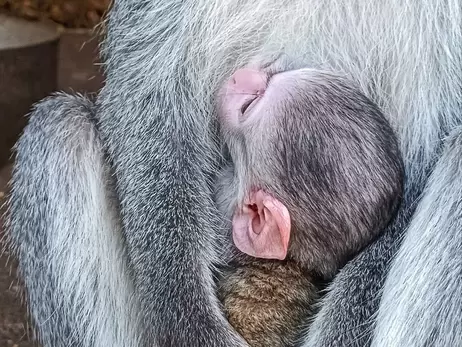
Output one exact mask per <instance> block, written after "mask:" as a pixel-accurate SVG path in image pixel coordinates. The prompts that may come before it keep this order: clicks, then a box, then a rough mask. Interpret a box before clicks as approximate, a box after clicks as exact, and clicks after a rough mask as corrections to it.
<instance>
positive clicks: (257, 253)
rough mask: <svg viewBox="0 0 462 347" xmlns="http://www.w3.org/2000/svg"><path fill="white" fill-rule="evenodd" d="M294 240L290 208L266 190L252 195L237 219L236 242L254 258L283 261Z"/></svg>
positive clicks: (234, 231) (235, 219)
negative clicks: (291, 236)
mask: <svg viewBox="0 0 462 347" xmlns="http://www.w3.org/2000/svg"><path fill="white" fill-rule="evenodd" d="M289 238H290V215H289V211H288V210H287V208H286V207H285V206H284V205H283V204H282V203H281V202H279V201H278V200H277V199H275V198H273V197H272V196H271V195H270V194H267V193H265V192H264V191H262V190H258V191H257V192H254V193H251V195H250V198H249V200H248V201H245V204H244V208H243V209H242V210H240V211H236V213H235V214H234V217H233V241H234V244H235V245H236V247H237V248H238V249H239V250H240V251H241V252H243V253H246V254H248V255H250V256H252V257H256V258H265V259H279V260H283V259H285V257H286V256H287V249H288V247H289Z"/></svg>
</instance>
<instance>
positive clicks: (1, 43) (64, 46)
mask: <svg viewBox="0 0 462 347" xmlns="http://www.w3.org/2000/svg"><path fill="white" fill-rule="evenodd" d="M109 7H110V0H0V208H1V209H3V211H0V212H1V213H0V216H2V215H3V212H4V202H5V198H6V196H7V195H8V181H9V179H10V175H11V168H12V162H13V160H14V158H13V157H12V152H11V147H12V146H13V145H14V144H15V142H16V140H17V138H18V136H19V135H20V133H21V131H22V129H23V127H24V126H25V124H26V121H27V119H26V117H25V115H26V114H27V113H28V112H29V111H30V109H31V106H32V105H33V104H34V103H36V102H37V101H39V100H40V99H42V98H44V97H46V96H47V95H49V94H50V93H53V92H55V91H67V92H72V91H74V92H81V93H96V92H98V90H99V89H100V88H101V87H102V84H103V78H102V75H101V72H100V66H99V61H98V44H99V42H98V33H99V32H100V31H101V23H102V21H103V20H104V16H105V14H106V12H107V10H108V8H109ZM1 225H2V223H1V222H0V239H1V240H3V238H4V230H1ZM1 249H2V250H3V245H2V248H1ZM0 254H1V256H0V347H12V346H14V347H29V346H38V345H37V344H36V343H34V342H33V336H32V332H31V328H30V327H31V324H30V322H29V320H28V316H27V310H26V309H25V305H24V302H23V300H22V296H23V287H22V285H21V282H20V281H19V280H18V278H17V277H16V262H15V259H14V257H13V256H12V255H11V253H10V252H9V250H8V248H5V250H4V251H2V252H1V253H0Z"/></svg>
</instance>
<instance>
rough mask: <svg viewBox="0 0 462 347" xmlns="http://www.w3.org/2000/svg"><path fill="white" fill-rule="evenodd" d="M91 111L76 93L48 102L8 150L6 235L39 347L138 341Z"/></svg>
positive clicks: (121, 245)
mask: <svg viewBox="0 0 462 347" xmlns="http://www.w3.org/2000/svg"><path fill="white" fill-rule="evenodd" d="M94 110H95V107H94V104H93V102H91V101H90V100H88V99H86V98H85V97H83V96H66V95H63V94H58V95H55V96H54V97H51V98H48V99H46V100H44V101H42V102H41V103H40V104H38V105H37V106H36V107H35V108H34V110H33V112H32V115H31V117H30V119H29V123H28V125H27V127H26V129H25V131H24V134H23V136H22V137H21V139H20V141H19V142H18V144H17V145H16V151H17V157H16V165H15V168H14V172H13V181H12V196H11V204H10V215H11V221H10V222H11V233H10V235H11V237H12V241H13V244H14V245H15V246H16V251H17V254H18V255H19V266H20V269H21V273H22V277H23V278H24V280H25V285H26V287H27V288H28V289H29V290H28V297H27V299H28V302H29V307H30V309H31V314H32V317H33V318H34V320H35V323H36V324H37V326H38V335H39V339H40V340H41V341H42V342H43V345H44V346H120V347H123V346H131V345H133V346H134V345H137V340H138V339H139V336H140V330H141V329H140V327H141V324H140V320H139V318H140V317H139V315H138V311H139V303H138V302H137V299H136V297H135V296H133V295H132V293H133V281H132V280H131V278H130V275H129V269H128V262H127V255H126V247H125V246H124V242H123V238H122V233H121V224H120V218H119V216H118V213H117V200H118V199H117V197H116V196H115V195H114V187H113V184H112V183H111V182H112V181H113V180H112V179H111V174H110V171H109V169H108V165H107V164H106V160H105V156H104V153H103V150H102V145H101V141H100V139H99V135H98V134H97V130H96V128H95V119H94Z"/></svg>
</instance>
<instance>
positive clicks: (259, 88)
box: [219, 68, 403, 272]
mask: <svg viewBox="0 0 462 347" xmlns="http://www.w3.org/2000/svg"><path fill="white" fill-rule="evenodd" d="M219 117H220V124H221V130H222V134H223V137H224V139H225V143H226V145H227V147H228V149H229V154H230V156H231V159H232V161H233V166H234V178H233V185H234V187H229V189H232V190H233V197H234V199H235V200H234V204H233V209H234V211H233V214H234V216H233V239H234V243H235V245H236V246H237V247H238V248H239V249H240V250H241V251H243V252H244V253H247V254H249V255H252V256H255V257H260V258H273V259H284V258H286V256H287V254H289V255H290V256H291V257H294V258H295V259H297V260H300V261H302V262H304V263H308V264H309V263H310V262H311V263H312V262H313V261H315V260H314V259H317V258H324V260H327V261H330V262H331V263H332V262H334V263H338V262H342V261H343V259H344V258H346V257H347V256H349V255H350V253H352V252H356V251H358V250H359V249H360V248H361V247H363V246H364V244H365V243H367V242H369V241H370V239H371V235H375V234H376V233H377V232H379V231H380V229H382V228H383V227H384V226H385V225H386V224H387V223H388V222H389V220H390V218H391V216H392V214H393V212H394V211H395V209H396V207H397V205H398V200H399V195H400V192H401V190H402V180H403V166H402V162H401V156H400V152H399V149H398V144H397V140H396V138H395V135H394V133H393V131H392V129H391V127H390V125H389V124H388V122H387V120H386V119H385V117H384V116H383V115H382V113H381V112H380V110H379V109H378V107H377V106H376V105H375V104H374V103H372V102H371V101H370V100H369V99H368V98H367V97H366V96H365V95H364V94H362V93H361V92H360V90H359V89H358V88H356V87H355V86H354V85H353V84H352V83H351V82H348V81H347V80H346V79H344V78H342V77H339V76H336V75H333V74H331V73H327V72H322V71H317V70H313V69H298V70H289V71H277V69H275V68H273V69H271V68H269V69H251V68H244V69H240V70H237V71H236V72H235V73H234V74H233V75H232V77H231V78H230V79H229V80H228V81H227V82H226V83H225V85H224V87H223V89H222V91H221V93H220V98H219ZM326 252H327V253H332V254H331V255H330V256H327V255H325V253H326ZM329 257H330V258H329ZM325 272H329V270H328V269H327V268H326V271H325Z"/></svg>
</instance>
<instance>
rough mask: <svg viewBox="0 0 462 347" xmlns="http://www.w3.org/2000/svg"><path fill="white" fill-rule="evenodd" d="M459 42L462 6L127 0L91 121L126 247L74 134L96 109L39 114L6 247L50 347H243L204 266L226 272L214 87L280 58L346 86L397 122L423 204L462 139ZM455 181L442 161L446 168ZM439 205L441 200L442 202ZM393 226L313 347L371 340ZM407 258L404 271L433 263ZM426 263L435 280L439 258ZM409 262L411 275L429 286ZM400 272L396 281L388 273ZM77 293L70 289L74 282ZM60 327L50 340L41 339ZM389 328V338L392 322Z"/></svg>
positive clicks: (317, 329) (23, 151) (359, 261)
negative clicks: (451, 136)
mask: <svg viewBox="0 0 462 347" xmlns="http://www.w3.org/2000/svg"><path fill="white" fill-rule="evenodd" d="M461 38H462V8H461V5H460V1H459V0H435V1H420V0H389V1H382V2H379V1H374V2H368V1H363V0H350V1H334V0H282V1H270V0H259V1H256V0H255V1H241V0H230V1H223V0H171V1H162V0H116V1H115V3H114V7H113V9H112V11H111V14H110V19H109V22H108V32H107V37H106V39H105V44H104V58H105V63H106V65H105V71H106V75H107V83H106V85H105V87H104V88H103V90H102V92H101V94H100V96H99V99H98V101H97V112H98V119H99V126H100V131H101V132H100V134H101V139H102V143H103V144H104V145H105V147H107V152H108V156H109V157H110V159H111V165H112V166H113V168H114V172H115V178H116V181H117V185H116V188H117V189H116V193H117V196H118V197H119V200H120V216H121V220H122V225H123V231H124V237H123V238H117V230H118V228H117V223H116V222H115V219H116V218H117V217H118V216H116V217H114V216H113V215H112V213H110V212H107V213H102V211H106V210H107V209H108V208H109V204H110V203H111V202H110V199H106V200H105V199H104V196H106V195H108V194H109V193H108V191H106V190H105V187H104V185H103V184H99V185H95V184H94V183H91V182H94V181H95V180H96V179H98V182H103V181H104V180H103V179H102V177H104V172H105V170H104V169H103V168H104V165H105V160H104V159H103V154H102V152H101V151H100V145H98V144H99V143H100V142H98V140H97V139H96V135H95V136H89V135H88V134H94V133H93V131H94V128H93V127H90V129H88V128H87V130H86V131H85V130H84V129H85V127H84V126H83V125H82V128H80V130H79V129H77V128H78V123H74V122H73V121H72V120H69V119H68V120H67V121H65V120H64V118H62V117H64V116H66V115H76V114H77V112H81V113H80V114H81V115H83V116H82V117H83V118H85V116H84V115H85V114H88V110H87V107H83V109H82V107H78V105H79V104H80V102H77V105H76V104H75V100H76V99H75V98H73V97H63V96H60V97H59V98H57V99H54V100H53V99H49V100H47V101H46V102H44V103H43V104H41V105H39V106H38V107H37V108H36V109H35V111H34V112H33V115H32V117H31V124H30V125H29V127H28V129H27V130H26V132H25V133H24V135H23V136H22V138H21V141H20V143H19V146H18V151H17V154H18V161H17V163H16V167H15V174H14V178H13V195H12V197H11V218H12V219H11V222H12V230H11V235H12V240H13V242H14V243H15V245H16V246H17V247H18V255H19V257H20V268H21V271H22V275H23V277H24V278H25V281H26V285H27V287H28V299H29V303H30V307H31V312H32V315H33V317H34V319H35V321H36V323H37V326H38V331H39V335H40V336H41V338H42V340H43V342H44V344H45V346H46V347H50V346H52V347H60V346H67V345H72V346H78V347H83V346H85V347H87V346H88V347H90V346H92V347H93V346H97V347H99V346H110V345H111V346H128V347H131V346H140V345H141V346H143V345H150V346H153V345H154V346H156V345H159V346H243V345H244V343H243V342H242V341H240V342H239V339H238V337H237V336H236V335H235V334H234V333H233V331H232V330H231V329H230V328H229V326H228V324H227V323H226V321H225V319H224V318H223V316H222V315H221V313H220V311H219V308H218V303H217V300H216V298H215V297H214V295H213V289H214V288H213V285H212V278H211V270H210V267H209V264H211V263H212V262H213V261H215V260H216V259H217V254H215V253H214V247H213V246H214V242H215V240H214V238H213V232H214V230H215V227H216V225H217V224H216V223H217V221H216V220H215V217H216V211H215V206H214V205H213V202H212V189H211V185H212V182H213V172H215V171H214V170H215V168H216V166H217V165H216V164H217V163H218V157H219V154H218V148H219V146H218V145H216V141H215V136H214V134H215V130H216V129H215V128H216V124H215V121H214V116H213V111H214V104H213V100H214V99H215V93H216V91H217V87H218V85H219V84H220V83H221V81H222V80H223V79H224V77H225V76H229V75H230V74H231V72H232V71H233V70H234V69H235V68H236V67H238V66H243V65H245V63H247V62H248V61H249V60H251V58H252V57H254V56H256V55H261V56H265V57H267V58H268V60H271V59H273V58H274V56H275V55H278V54H279V53H281V52H284V53H286V54H287V55H289V56H291V57H294V58H295V59H297V60H300V61H301V62H303V65H305V66H310V67H313V68H319V69H323V70H333V71H334V72H339V73H345V74H347V76H349V77H350V78H351V79H352V80H353V81H355V82H356V83H357V84H359V85H360V86H361V88H362V90H363V91H364V93H365V94H366V95H368V96H369V97H370V98H371V99H372V100H373V101H374V102H376V103H377V104H378V105H379V106H380V108H381V109H382V110H383V111H384V113H385V114H386V115H390V122H391V124H392V126H393V128H394V130H395V131H396V132H397V134H398V137H399V139H400V143H401V150H402V153H403V156H404V162H405V167H406V170H407V175H408V177H407V185H408V187H407V188H406V189H407V194H409V196H412V194H410V193H409V192H412V191H414V189H416V191H417V193H418V191H419V189H421V188H420V187H422V186H423V184H424V183H425V181H426V175H427V169H428V168H429V167H431V164H432V161H433V160H434V157H435V155H436V154H437V149H438V148H439V147H440V142H441V140H440V139H441V137H442V135H443V134H446V133H448V132H449V131H450V130H451V129H453V128H454V127H455V126H456V125H459V124H461V118H462V117H461V115H462V112H461V101H460V100H462V95H461V94H462V89H461V88H460V86H461V84H462V64H461V62H462V48H461V44H460V43H461ZM45 124H49V127H46V126H44V125H45ZM50 129H51V130H50ZM66 134H67V135H66ZM79 136H80V137H79ZM92 138H93V141H94V143H90V142H89V141H90V140H91V139H92ZM77 144H80V145H81V146H84V145H87V146H89V147H85V146H84V147H83V148H87V149H86V150H83V152H82V153H84V152H85V151H89V153H90V154H91V155H90V154H89V155H78V153H77V152H73V151H71V150H72V149H74V148H77V147H76V145H77ZM92 146H96V148H95V147H92ZM97 153H99V155H98V154H97ZM441 165H443V164H441ZM456 169H458V167H455V166H454V165H450V164H449V163H448V166H447V170H456ZM92 170H96V172H94V171H92ZM451 175H454V177H456V176H457V175H459V172H456V171H454V173H452V171H451ZM60 177H61V178H60ZM416 187H417V188H416ZM64 192H66V193H67V195H64ZM427 194H429V195H427V196H425V197H424V198H425V199H427V200H428V201H433V200H434V199H435V202H434V203H433V204H436V203H437V202H438V200H437V197H438V194H437V192H435V191H434V190H432V189H429V190H427ZM449 194H451V198H450V200H451V201H456V200H457V198H459V196H458V195H457V194H459V190H457V189H453V190H452V191H450V192H449ZM427 200H425V201H427ZM86 201H92V204H89V203H87V202H86ZM410 201H413V200H412V199H410ZM66 204H67V205H66ZM433 204H432V206H436V210H433V211H432V213H433V214H434V216H435V217H438V216H443V214H441V215H440V213H443V212H444V207H443V206H439V205H433ZM405 207H406V206H405ZM458 208H460V207H458ZM440 209H441V211H440ZM104 217H107V218H106V219H104ZM399 218H400V217H399V216H398V220H397V222H396V223H395V224H394V225H395V227H396V228H397V229H399V230H396V233H393V232H388V233H385V236H383V237H382V238H380V239H378V240H377V241H376V243H375V244H373V245H371V246H370V247H369V248H367V249H366V250H365V251H364V252H363V253H362V254H360V255H359V256H358V257H357V258H356V259H355V260H354V261H352V262H351V263H350V264H348V265H347V267H345V268H344V270H343V271H342V272H341V273H340V275H339V276H338V277H337V278H336V279H335V280H334V282H333V284H332V286H331V291H330V293H329V294H328V295H327V297H326V299H325V300H324V303H323V306H322V309H321V312H320V315H319V316H318V317H317V318H316V319H315V321H314V324H313V326H312V329H311V330H310V332H309V335H308V337H307V342H306V344H305V345H306V346H316V347H319V346H326V347H327V346H329V347H331V346H355V345H357V346H362V345H367V344H368V342H370V339H371V336H372V335H371V334H372V329H373V325H372V318H373V316H374V313H375V310H376V308H377V306H378V301H379V294H380V293H379V290H380V288H381V285H382V283H383V281H384V278H385V275H386V271H387V266H386V265H387V264H388V263H389V261H390V258H391V257H392V255H393V253H394V248H396V247H397V245H396V244H395V242H396V240H397V238H399V235H400V234H401V233H400V231H401V230H402V229H403V227H405V226H406V223H405V222H406V221H405V220H403V222H402V223H401V224H400V223H399V221H400V219H399ZM95 221H99V224H98V225H96V224H93V222H95ZM90 222H91V223H90ZM454 222H455V220H454ZM80 223H81V224H80ZM446 223H450V221H447V222H446ZM445 225H447V226H448V228H449V230H455V229H452V228H453V227H455V225H448V224H445ZM111 227H113V230H109V229H111ZM95 230H96V231H97V232H96V231H95ZM429 230H430V229H429ZM432 230H434V229H432ZM436 232H445V230H440V231H436ZM452 235H454V234H452ZM447 237H448V238H451V234H448V235H447ZM75 238H80V239H79V240H80V241H79V242H74V241H73V240H74V239H75ZM451 241H452V242H454V243H456V242H458V239H452V240H451ZM459 242H460V240H459ZM124 243H125V245H126V249H124V247H123V245H124ZM96 244H101V247H103V245H104V250H103V251H100V252H97V251H95V252H92V253H91V254H88V249H87V248H86V247H91V249H94V248H93V247H95V246H94V245H96ZM71 246H72V247H71ZM106 249H108V250H109V251H108V252H106V251H105V250H106ZM405 249H406V250H407V251H406V253H405V254H404V255H405V256H406V257H408V259H414V258H415V259H417V258H422V259H424V257H425V256H426V253H425V252H420V249H418V248H416V249H411V248H409V247H407V248H405ZM454 249H456V247H452V248H448V249H445V258H444V259H447V261H448V262H452V261H453V260H454V259H458V258H457V256H458V254H451V250H454ZM125 251H126V252H127V258H128V259H127V262H125V261H124V259H125V256H124V254H125ZM119 255H120V256H119ZM400 257H401V259H402V258H403V255H401V256H400ZM425 260H426V262H425V266H432V265H429V262H431V261H432V260H436V258H430V259H428V258H425ZM396 264H399V262H398V263H396ZM414 264H415V266H413V267H412V270H413V271H415V272H419V271H422V270H423V269H421V268H419V264H421V263H420V262H414ZM433 265H434V266H436V263H435V264H433ZM126 267H128V268H129V271H127V270H126ZM367 269H369V270H368V272H366V273H364V271H365V270H367ZM400 269H401V270H404V269H402V267H399V265H395V270H394V271H395V272H394V273H396V271H401V270H400ZM369 274H370V276H369ZM132 275H133V276H132ZM430 275H433V276H434V277H429V280H430V281H431V282H437V281H444V282H446V279H442V278H440V277H439V276H440V275H441V273H440V272H436V273H431V274H430ZM69 278H71V279H72V280H73V282H71V283H74V285H68V282H65V281H67V280H68V279H69ZM131 278H132V279H133V283H132V282H131V281H130V279H131ZM393 279H396V276H391V277H390V281H391V282H389V283H388V285H387V287H386V288H392V287H393V285H394V283H393ZM417 284H418V282H417V283H416V285H417ZM132 285H134V288H135V289H132ZM396 285H398V288H399V283H396ZM409 285H410V286H411V287H412V286H413V284H412V283H410V284H409ZM435 290H436V288H435ZM451 290H452V292H451ZM457 290H458V289H457ZM457 290H456V289H454V287H453V286H449V287H447V288H445V292H444V293H441V295H446V298H447V300H439V301H438V304H440V305H442V306H441V307H440V309H441V312H446V314H447V315H446V317H445V320H444V322H445V324H447V325H445V326H439V330H436V333H437V334H436V335H431V338H432V339H434V340H435V341H438V339H439V341H442V339H446V340H447V341H452V340H454V339H455V338H456V336H458V334H459V335H460V334H461V332H460V331H459V330H458V329H459V328H460V326H459V324H460V322H458V320H459V319H460V316H459V315H456V313H457V312H456V311H455V310H452V309H451V307H452V305H454V304H455V303H457V302H458V301H457V300H458V299H460V292H458V291H457ZM387 291H388V292H386V293H385V298H386V301H385V303H387V302H390V300H392V301H394V302H396V301H399V302H407V301H408V302H409V303H412V304H413V305H419V307H420V308H421V309H423V308H425V307H427V308H429V309H430V310H432V307H433V305H435V304H436V302H435V301H434V300H433V299H434V297H432V298H431V299H427V297H425V296H422V295H424V294H426V292H425V291H420V292H417V295H418V296H417V297H416V298H414V297H407V296H411V295H413V294H412V293H411V292H409V291H404V292H402V291H398V292H391V291H390V290H389V289H387ZM387 295H390V296H392V297H394V298H392V299H390V296H387ZM398 295H399V296H398ZM131 300H134V301H135V303H136V302H137V301H138V300H139V302H140V305H139V306H138V305H131V304H129V302H130V301H131ZM122 306H124V307H125V308H126V309H127V310H129V308H131V309H132V310H133V312H132V311H121V310H120V308H121V307H122ZM137 307H140V309H139V313H140V314H141V317H140V319H142V320H143V321H144V322H145V323H146V324H145V330H143V331H140V330H141V326H140V324H139V320H137V318H138V317H139V316H138V315H137V312H135V311H137V310H136V308H137ZM382 309H383V310H384V311H387V310H395V309H396V308H395V307H389V306H383V307H382ZM383 310H382V311H383ZM50 317H52V318H53V319H54V321H52V322H53V324H47V322H48V323H50V320H49V319H50ZM379 317H384V320H383V321H382V322H380V325H379V328H380V329H379V334H378V335H377V336H378V337H380V336H381V334H380V331H387V329H388V327H391V328H390V329H392V324H393V322H391V321H390V320H388V319H387V318H385V316H384V314H383V313H381V315H379ZM411 318H412V319H406V320H404V321H403V322H401V324H402V326H401V329H402V331H405V332H406V333H408V334H411V336H409V337H408V338H409V341H413V342H414V346H424V345H425V343H427V342H428V341H427V340H424V339H426V338H427V337H428V334H421V333H420V331H419V329H418V327H419V326H420V318H419V317H411ZM439 318H440V317H439V316H438V315H436V316H434V317H430V319H434V321H432V323H433V324H440V323H442V321H441V320H440V319H439ZM339 322H341V324H338V323H339ZM368 323H370V324H368ZM426 327H428V325H426ZM98 329H101V330H98ZM111 332H112V333H111ZM427 333H429V332H428V331H427ZM443 336H445V337H444V338H443ZM131 337H133V339H132V338H131ZM147 341H149V342H150V343H147ZM377 341H378V342H377V344H376V346H383V347H387V345H384V344H381V341H382V340H377ZM443 341H444V340H443ZM430 342H431V341H430Z"/></svg>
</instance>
